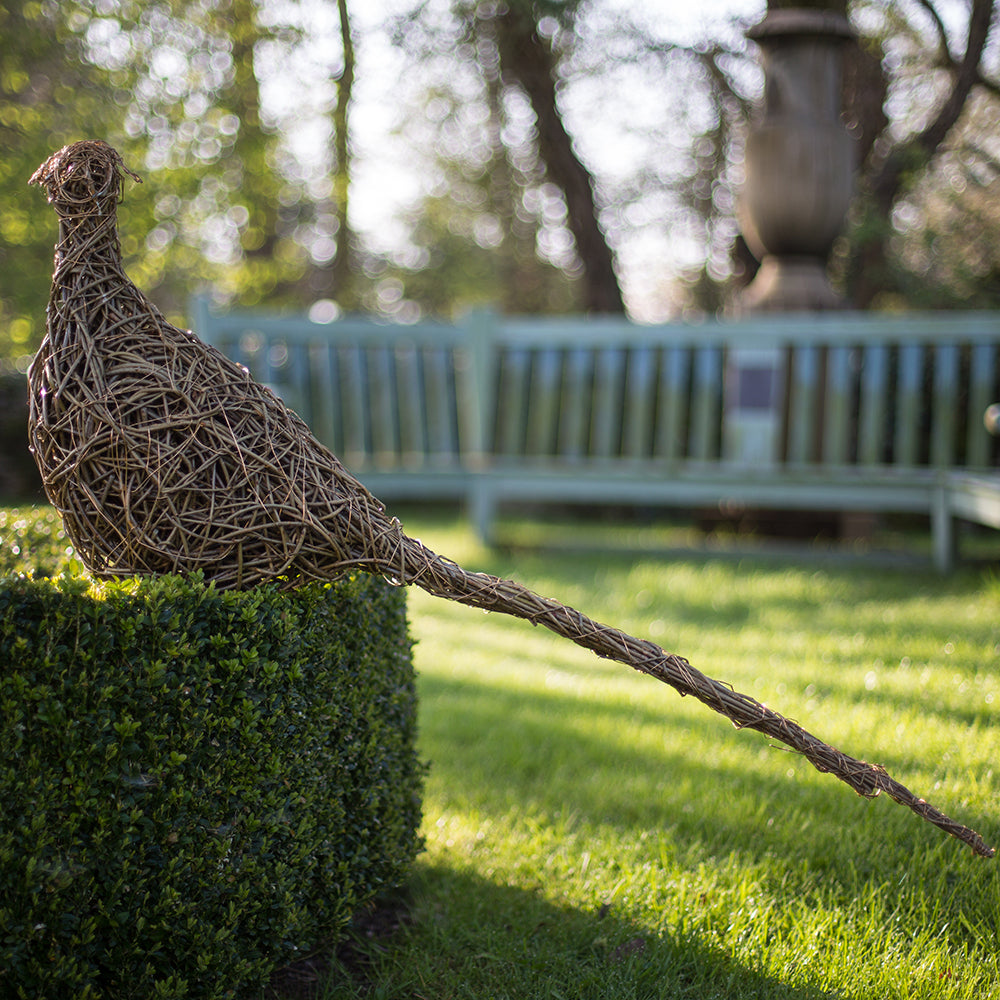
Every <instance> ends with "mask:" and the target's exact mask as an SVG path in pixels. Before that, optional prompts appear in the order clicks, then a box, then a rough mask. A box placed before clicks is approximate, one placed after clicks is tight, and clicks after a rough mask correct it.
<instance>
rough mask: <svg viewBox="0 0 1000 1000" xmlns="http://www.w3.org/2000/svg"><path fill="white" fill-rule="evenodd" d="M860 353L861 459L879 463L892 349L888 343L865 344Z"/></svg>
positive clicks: (882, 454) (869, 462)
mask: <svg viewBox="0 0 1000 1000" xmlns="http://www.w3.org/2000/svg"><path fill="white" fill-rule="evenodd" d="M861 354H862V362H861V413H860V416H859V436H858V461H859V463H860V464H862V465H878V464H880V463H881V462H882V461H884V444H885V417H886V388H887V384H888V377H889V349H888V347H887V346H886V345H885V344H866V345H865V346H864V347H863V348H861Z"/></svg>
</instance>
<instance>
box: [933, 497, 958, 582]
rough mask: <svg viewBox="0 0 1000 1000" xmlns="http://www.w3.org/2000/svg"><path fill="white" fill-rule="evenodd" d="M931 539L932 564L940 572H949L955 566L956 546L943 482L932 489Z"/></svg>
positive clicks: (952, 520)
mask: <svg viewBox="0 0 1000 1000" xmlns="http://www.w3.org/2000/svg"><path fill="white" fill-rule="evenodd" d="M931 540H932V542H933V546H934V566H935V567H936V568H937V569H938V571H939V572H941V573H950V572H951V571H952V570H953V569H954V568H955V562H956V559H957V557H958V546H957V543H956V539H955V521H954V518H953V517H952V513H951V503H950V501H949V497H948V487H947V485H945V484H944V483H942V484H941V485H940V486H938V488H937V489H936V490H935V491H934V505H933V507H932V508H931Z"/></svg>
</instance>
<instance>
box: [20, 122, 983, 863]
mask: <svg viewBox="0 0 1000 1000" xmlns="http://www.w3.org/2000/svg"><path fill="white" fill-rule="evenodd" d="M125 174H129V175H130V176H132V177H133V178H134V179H136V180H138V178H137V177H135V175H134V174H131V172H130V171H128V170H127V168H125V166H124V164H123V162H122V160H121V157H120V156H119V154H118V153H117V152H116V151H115V150H114V149H112V148H111V147H110V146H109V145H107V144H106V143H103V142H95V141H85V142H78V143H74V144H72V145H70V146H67V147H64V148H63V149H61V150H59V152H57V153H55V154H54V155H53V156H52V157H50V158H49V159H48V160H47V161H46V162H45V163H44V164H43V165H42V166H41V167H40V168H39V169H38V171H36V173H35V175H34V176H33V177H32V182H33V183H38V184H41V185H43V186H44V187H45V188H46V190H47V192H48V196H49V201H50V202H51V203H52V205H53V206H54V207H55V209H56V212H57V214H58V216H59V225H60V235H59V243H58V246H57V248H56V260H55V272H54V275H53V281H52V290H51V296H50V302H49V307H48V313H47V333H46V337H45V340H44V341H43V343H42V346H41V348H40V349H39V352H38V354H37V356H36V357H35V359H34V361H33V362H32V365H31V368H30V370H29V392H30V406H31V414H30V419H31V429H30V443H31V447H32V450H33V452H34V454H35V459H36V462H37V464H38V466H39V470H40V472H41V475H42V480H43V483H44V485H45V489H46V492H47V494H48V497H49V499H50V501H51V502H52V504H53V505H54V506H55V507H56V508H57V509H58V510H59V512H60V513H61V514H62V517H63V520H64V522H65V525H66V530H67V533H68V535H69V536H70V538H71V539H72V541H73V544H74V546H75V547H76V549H77V551H78V553H79V554H80V556H81V558H82V559H83V560H84V562H85V563H86V564H87V566H88V568H89V569H91V571H92V572H93V573H95V574H96V575H98V576H121V575H131V574H137V573H138V574H142V573H148V574H160V573H184V572H190V571H192V570H201V571H202V572H203V574H204V576H205V578H206V579H208V580H214V581H215V582H216V583H217V585H218V586H220V587H248V586H252V585H254V584H257V583H260V582H262V581H265V580H271V579H276V578H280V579H281V580H282V581H283V584H284V585H285V586H288V587H294V586H296V585H297V584H298V583H301V582H302V581H304V580H310V579H316V580H329V579H331V578H333V577H335V576H337V575H338V574H340V573H343V572H345V571H350V570H363V571H366V572H370V573H377V574H381V575H383V576H385V577H386V578H388V579H389V580H391V581H392V582H394V583H398V584H416V585H418V586H420V587H421V588H423V589H424V590H427V591H428V592H430V593H432V594H434V595H436V596H439V597H444V598H447V599H449V600H454V601H458V602H460V603H463V604H469V605H473V606H476V607H480V608H485V609H487V610H491V611H500V612H503V613H505V614H510V615H513V616H515V617H519V618H524V619H526V620H529V621H531V622H532V623H535V624H541V625H544V626H545V627H546V628H549V629H551V630H552V631H553V632H555V633H557V634H558V635H561V636H564V637H565V638H568V639H570V640H572V641H573V642H575V643H577V644H578V645H580V646H583V647H585V648H587V649H590V650H592V651H593V652H595V653H597V655H599V656H602V657H606V658H609V659H614V660H617V661H619V662H621V663H623V664H626V665H628V666H630V667H632V668H634V669H636V670H638V671H640V672H642V673H645V674H649V675H650V676H652V677H655V678H657V679H658V680H661V681H663V682H664V683H667V684H669V685H670V686H672V687H673V688H675V690H677V691H678V692H680V693H681V694H682V695H692V696H693V697H695V698H697V699H698V700H700V701H702V702H703V703H704V704H706V705H707V706H709V707H710V708H712V709H713V710H715V711H717V712H719V713H720V714H722V715H724V716H726V717H727V718H728V719H730V721H732V722H733V723H734V724H735V725H736V726H738V727H740V728H750V729H756V730H758V731H760V732H763V733H765V734H767V735H769V736H771V737H773V738H775V739H778V740H780V741H782V742H783V743H785V744H786V745H788V746H789V747H791V748H793V749H794V750H797V751H799V752H800V753H802V754H803V755H804V756H805V757H806V758H807V759H808V760H809V761H810V762H811V763H812V764H813V765H814V766H815V767H817V768H818V769H819V770H821V771H829V772H832V773H834V774H835V775H836V776H837V777H839V778H840V779H841V780H843V781H845V782H846V783H847V784H849V785H850V786H851V787H852V788H853V789H854V790H855V791H856V792H858V793H859V794H860V795H864V796H866V797H874V796H875V795H878V794H879V793H880V792H883V791H884V792H886V793H887V794H888V795H889V796H890V797H892V798H893V799H895V800H896V801H898V802H901V803H903V804H905V805H907V806H908V807H909V808H911V809H913V810H914V811H915V812H916V813H918V815H920V816H922V817H923V818H924V819H927V820H929V821H930V822H932V823H934V824H935V825H937V826H939V827H941V828H942V829H944V830H945V831H946V832H948V833H950V834H952V835H953V836H956V837H958V838H959V839H961V840H963V841H964V842H966V843H968V844H970V845H971V846H972V847H973V849H974V850H975V851H976V852H977V853H979V854H981V855H983V856H986V857H989V856H992V854H993V850H992V848H990V847H988V846H987V845H986V844H985V843H984V842H983V840H982V838H981V837H979V835H978V834H976V833H975V832H974V831H972V830H968V829H967V828H966V827H963V826H961V825H960V824H958V823H955V822H954V821H953V820H950V819H949V818H948V817H947V816H944V815H943V814H942V813H940V812H938V811H937V810H935V809H933V807H931V806H930V805H928V804H927V803H926V802H924V800H923V799H918V798H917V797H916V796H915V795H913V793H911V792H910V791H909V790H908V789H906V788H905V787H904V786H902V785H901V784H899V783H898V782H897V781H895V780H894V779H892V778H890V777H889V775H887V774H886V772H885V770H884V769H883V768H881V767H879V766H878V765H874V764H868V763H865V762H864V761H860V760H857V759H855V758H853V757H849V756H848V755H846V754H844V753H842V752H841V751H839V750H836V749H835V748H833V747H831V746H829V745H827V744H826V743H824V742H822V741H821V740H819V739H818V738H817V737H815V736H813V735H812V734H810V733H808V732H806V730H804V729H803V728H802V727H801V726H799V725H798V724H797V723H794V722H792V721H790V720H788V719H786V718H784V717H783V716H781V715H780V714H778V713H777V712H774V711H773V710H771V709H769V708H767V707H766V706H764V705H762V704H761V703H760V702H758V701H756V700H755V699H753V698H751V697H749V696H747V695H743V694H740V693H739V692H736V691H734V690H733V689H732V688H731V687H730V686H729V685H726V684H722V683H720V682H718V681H715V680H712V679H711V678H709V677H707V676H706V675H704V674H702V673H701V672H699V671H698V670H696V669H695V668H694V667H692V666H691V664H690V663H688V661H687V660H685V659H684V658H683V657H680V656H677V655H675V654H672V653H667V652H666V651H664V650H663V649H661V648H660V647H659V646H656V645H655V644H653V643H650V642H646V641H644V640H640V639H636V638H634V637H632V636H629V635H627V634H626V633H624V632H622V631H620V630H618V629H614V628H610V627H608V626H606V625H602V624H600V623H598V622H595V621H593V620H592V619H590V618H588V617H587V616H586V615H583V614H581V613H580V612H578V611H576V610H574V609H573V608H570V607H568V606H566V605H563V604H561V603H559V602H558V601H554V600H551V599H548V598H543V597H540V596H538V595H537V594H535V593H533V592H532V591H531V590H529V589H528V588H526V587H524V586H522V585H521V584H518V583H516V582H514V581H511V580H501V579H499V578H497V577H494V576H490V575H488V574H484V573H470V572H468V571H466V570H464V569H463V568H462V567H460V566H458V565H457V564H455V563H454V562H452V561H451V560H448V559H446V558H443V557H441V556H439V555H436V554H435V553H433V552H431V551H430V550H428V549H427V548H426V547H425V546H423V545H422V544H421V543H420V542H419V541H417V540H415V539H412V538H409V537H408V536H407V535H406V534H405V533H404V532H403V529H402V527H401V525H400V524H399V522H398V521H397V520H396V519H395V518H393V517H391V516H389V514H388V513H387V512H386V510H385V508H384V506H383V505H382V504H381V503H380V502H379V501H378V500H377V499H376V498H375V497H373V496H372V494H371V493H369V491H368V490H367V489H366V488H365V487H364V485H363V484H362V483H360V482H359V481H358V480H357V479H355V478H354V477H353V476H351V475H350V473H349V472H348V471H347V470H346V469H345V468H344V466H343V465H342V464H341V463H340V461H339V460H338V459H337V457H336V456H335V455H334V454H333V453H332V452H330V451H329V450H328V449H327V448H326V447H325V446H324V445H322V444H321V443H320V442H319V441H318V440H317V439H316V438H315V437H314V436H313V435H312V433H311V432H310V430H309V428H308V427H307V426H306V424H305V423H304V422H303V421H302V420H301V419H300V418H299V417H298V416H296V415H295V414H294V413H292V412H291V411H290V410H289V409H287V407H285V405H284V404H283V403H282V402H281V401H280V400H279V399H278V398H277V396H275V395H274V394H273V393H272V392H271V391H270V390H269V389H267V388H265V387H264V386H261V385H260V384H258V383H257V382H255V381H254V380H253V379H252V378H251V377H250V375H249V373H248V372H247V370H246V369H245V368H243V367H241V366H240V365H237V364H236V363H235V362H233V361H231V360H229V359H228V358H226V357H225V356H224V355H222V354H221V353H220V352H219V351H217V350H215V349H214V348H212V347H209V346H207V345H206V344H204V343H202V342H201V341H200V340H199V339H198V338H197V337H195V336H194V335H193V334H192V333H190V332H188V331H185V330H181V329H179V328H177V327H176V326H173V325H172V324H170V323H169V322H168V321H167V320H166V319H165V318H164V316H163V315H162V314H161V313H160V311H159V310H158V309H156V307H155V306H154V305H153V304H152V303H151V302H150V301H149V300H148V299H147V298H146V297H145V296H144V295H143V294H142V292H140V291H139V289H138V288H136V286H135V285H134V284H133V283H132V282H131V281H130V280H129V279H128V277H127V276H126V274H125V271H124V267H123V265H122V260H121V250H120V245H119V240H118V232H117V206H118V203H119V201H120V199H121V196H122V189H123V184H124V176H125Z"/></svg>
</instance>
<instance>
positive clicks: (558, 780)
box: [329, 518, 1000, 1000]
mask: <svg viewBox="0 0 1000 1000" xmlns="http://www.w3.org/2000/svg"><path fill="white" fill-rule="evenodd" d="M406 523H407V527H408V529H409V530H410V531H411V532H413V533H416V534H418V535H420V536H421V537H423V539H424V541H425V542H427V543H428V544H429V545H431V547H432V548H435V549H436V550H437V551H439V552H442V553H443V554H446V555H449V556H452V557H454V558H456V559H458V561H459V562H462V563H463V564H464V565H466V566H467V568H471V569H482V570H486V571H488V572H492V573H497V574H498V575H502V576H515V577H516V578H517V579H519V580H521V581H522V582H524V583H527V584H528V585H529V586H531V587H532V588H533V589H535V590H537V591H539V592H540V593H542V594H545V595H546V596H552V597H555V598H558V599H559V600H562V601H565V602H567V603H570V604H572V605H574V606H576V607H578V608H579V609H580V610H582V611H584V612H586V613H587V614H590V615H591V616H593V617H595V618H597V619H598V620H601V621H604V622H606V623H608V624H611V625H615V626H618V627H621V628H624V629H625V630H626V631H629V632H632V633H633V634H635V635H637V636H640V637H645V638H651V639H653V640H654V641H656V642H657V643H659V644H661V645H663V646H664V647H665V648H667V649H668V650H671V651H675V652H678V653H681V654H682V655H684V656H686V657H687V658H688V659H690V660H691V662H692V663H693V664H694V665H695V666H697V667H698V668H699V669H701V670H702V671H704V672H706V673H708V674H709V675H711V676H713V677H717V678H719V679H720V680H725V681H728V682H730V683H732V684H733V686H734V687H736V688H737V689H738V690H742V691H746V692H747V693H749V694H752V695H753V696H754V697H756V698H759V699H760V700H762V701H765V702H767V703H768V704H769V705H770V706H771V707H773V708H775V709H776V710H778V711H780V712H783V713H785V714H787V715H790V716H792V717H794V718H795V719H797V721H799V722H800V723H801V724H802V725H804V726H805V727H806V728H807V729H810V730H811V731H813V732H814V733H815V734H816V735H818V736H819V737H821V738H823V739H826V740H828V741H830V742H832V743H834V744H835V745H838V746H840V747H841V749H843V750H845V751H846V752H848V753H852V754H855V755H857V756H860V757H863V758H866V759H869V760H874V761H878V762H880V763H883V764H885V765H886V767H888V768H889V770H890V772H891V773H893V774H894V776H895V777H897V778H898V779H899V780H901V781H902V782H903V783H904V784H908V785H909V786H910V787H911V789H913V790H914V791H916V792H917V793H918V794H922V795H924V796H926V797H927V798H928V799H929V800H930V801H932V802H933V803H934V804H935V805H937V806H938V807H940V808H942V809H943V810H944V811H946V812H949V813H951V814H953V815H954V816H955V817H956V818H957V819H959V820H960V821H962V822H968V823H969V824H970V825H972V826H973V827H976V828H978V829H979V830H980V832H981V833H983V834H984V836H986V838H987V839H988V840H990V841H991V842H992V841H996V840H997V839H998V837H1000V823H998V817H997V812H996V806H995V803H996V801H997V792H998V785H1000V781H998V775H997V773H996V772H995V761H997V760H998V759H1000V755H998V751H1000V733H998V728H997V727H996V725H995V719H996V708H997V697H998V671H997V662H998V646H1000V588H998V587H997V585H996V583H995V580H994V579H993V578H992V577H991V576H990V575H989V574H988V573H987V574H984V573H983V571H982V570H966V571H965V572H963V573H959V574H957V575H955V576H953V577H950V578H940V577H936V576H933V575H931V574H929V573H927V572H920V573H915V572H913V571H911V570H887V569H880V568H878V566H877V565H873V564H867V563H864V562H861V563H855V564H852V565H849V566H844V565H824V564H823V563H822V562H819V563H816V564H812V565H809V564H806V563H803V562H794V561H788V562H781V561H780V560H776V559H774V558H772V557H770V556H769V557H768V558H766V559H764V558H761V559H758V558H755V557H750V556H747V557H744V558H743V559H733V558H729V557H727V558H713V557H712V556H711V555H706V554H704V553H701V552H694V553H689V554H688V555H686V556H685V555H684V554H683V553H681V554H676V553H675V554H672V555H670V556H669V557H668V556H666V555H664V554H663V553H662V552H659V553H657V552H656V551H652V552H651V554H648V555H643V554H642V553H641V548H642V547H641V545H640V546H638V549H639V550H640V551H639V554H637V553H636V548H637V547H635V546H633V547H631V548H630V549H629V550H628V551H627V552H616V551H615V550H614V549H613V548H606V549H603V550H602V551H597V552H594V551H590V552H580V551H572V550H566V551H558V552H556V551H552V550H538V551H532V550H530V549H524V550H518V551H517V552H514V553H507V554H503V553H494V552H489V551H487V550H485V549H483V548H482V547H480V546H479V545H477V544H476V543H475V541H474V540H473V539H472V537H471V535H470V534H469V533H468V531H467V530H466V528H465V527H464V526H463V525H462V524H461V523H460V522H457V521H454V522H452V521H445V520H441V519H437V520H432V519H424V520H420V519H419V518H418V519H417V520H416V522H414V521H413V520H412V519H410V520H408V521H407V522H406ZM629 530H630V531H631V530H632V529H629ZM650 548H651V549H653V548H654V547H652V546H651V547H650ZM410 617H411V621H412V627H413V631H414V634H415V636H416V638H417V640H418V645H417V649H416V663H417V669H418V672H419V674H420V681H419V683H420V697H421V746H422V751H423V754H424V756H425V758H426V759H428V760H429V762H430V765H431V770H430V776H429V780H428V785H427V794H426V801H425V820H424V832H425V835H426V837H427V851H426V852H425V854H424V855H423V856H422V857H421V859H420V860H419V861H418V863H417V868H416V873H415V878H414V883H413V887H412V896H411V899H410V902H409V906H410V908H411V911H412V916H413V923H412V925H411V926H410V927H409V929H408V930H406V931H405V932H403V933H401V934H400V935H399V936H397V939H396V940H394V941H393V942H392V943H390V944H389V946H388V947H387V948H386V950H385V951H384V952H380V953H378V954H377V955H375V956H374V965H373V966H371V967H370V968H369V969H368V971H367V973H366V977H365V983H364V987H363V988H364V990H368V991H369V993H368V994H366V995H377V996H385V997H404V996H405V997H409V996H427V997H452V996H454V997H459V996H461V997H483V998H485V997H491V998H493V997H512V998H514V997H544V996H565V997H595V998H597V997H612V996H613V997H643V998H653V997H670V998H672V997H692V998H694V997H697V998H699V1000H702V998H711V997H718V998H723V997H724V998H726V1000H739V998H744V997H773V998H779V997H780V998H782V1000H787V998H792V1000H804V998H807V997H810V998H811V997H845V998H846V997H852V998H854V997H856V998H858V1000H861V998H864V1000H869V998H872V997H878V998H883V997H907V998H910V997H914V998H922V997H938V996H940V997H970V998H971V997H984V996H990V995H991V994H994V993H996V992H998V991H1000V966H998V960H997V953H998V947H997V945H998V942H997V927H998V925H1000V880H998V877H997V868H996V863H995V862H991V861H982V860H979V859H976V858H973V857H972V856H971V855H970V854H969V852H968V851H967V850H966V849H964V848H962V847H961V845H959V844H958V843H957V842H955V841H952V840H951V839H950V838H947V837H946V836H945V835H943V834H942V833H940V832H939V831H937V830H936V829H934V828H933V827H931V826H929V825H927V824H924V823H921V821H920V820H918V819H917V818H916V817H915V816H914V815H912V814H911V813H909V812H908V811H907V810H904V809H901V808H900V807H899V806H897V805H895V804H894V803H892V802H891V801H889V800H888V799H884V800H876V801H874V802H866V801H864V800H861V799H859V798H857V797H856V796H855V795H854V794H853V793H852V792H851V791H850V790H849V789H847V788H846V787H845V786H844V785H842V784H841V783H839V782H838V781H836V780H835V779H834V778H832V777H830V776H829V775H821V774H819V773H818V772H816V771H815V770H814V769H813V768H812V767H811V766H810V765H809V764H808V763H807V762H806V761H804V760H802V759H801V758H799V757H798V756H796V755H795V754H791V753H788V752H786V751H785V750H783V749H778V748H776V747H773V746H771V745H770V744H769V742H768V741H767V740H766V739H765V738H764V737H762V736H760V735H759V734H755V733H751V732H737V731H735V730H734V729H733V727H732V726H731V725H730V724H729V723H728V722H727V721H726V720H725V719H723V718H722V717H721V716H717V715H715V714H714V713H712V712H711V711H709V710H708V709H706V708H705V707H704V706H703V705H701V704H699V703H697V702H694V701H693V700H692V699H681V698H679V697H678V696H677V694H676V693H675V692H674V691H673V690H671V689H669V688H667V687H666V686H664V685H662V684H658V683H657V682H655V681H653V680H651V679H649V678H647V677H643V676H641V675H639V674H637V673H635V672H633V671H630V670H629V669H628V668H626V667H622V666H620V665H618V664H615V663H611V662H607V661H602V660H599V659H597V658H595V657H594V656H592V655H591V654H589V653H587V652H585V651H584V650H581V649H578V648H577V647H575V646H573V645H572V644H570V643H568V642H566V641H565V640H561V639H558V638H556V637H554V636H552V635H550V634H549V633H547V632H545V631H544V630H542V629H533V628H532V627H531V626H530V625H528V624H526V623H525V622H522V621H515V620H512V619H507V618H504V617H503V616H499V615H486V614H483V613H482V612H479V611H474V610H470V609H469V608H465V607H461V606H457V605H450V604H448V603H447V602H443V601H440V600H436V599H434V598H430V597H428V596H426V595H424V594H422V593H420V592H419V591H413V592H412V593H411V596H410ZM338 983H339V985H338ZM360 990H361V987H360V986H358V985H357V983H354V982H352V981H351V980H350V979H349V978H347V977H343V976H342V977H340V978H339V979H336V978H335V981H334V984H333V985H331V987H330V992H329V996H330V997H347V996H354V995H357V994H358V991H360Z"/></svg>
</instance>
